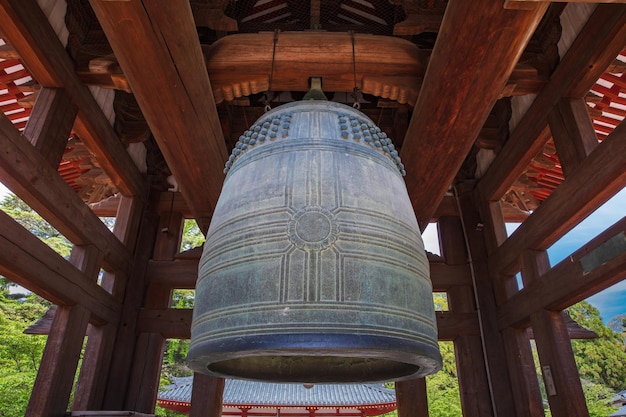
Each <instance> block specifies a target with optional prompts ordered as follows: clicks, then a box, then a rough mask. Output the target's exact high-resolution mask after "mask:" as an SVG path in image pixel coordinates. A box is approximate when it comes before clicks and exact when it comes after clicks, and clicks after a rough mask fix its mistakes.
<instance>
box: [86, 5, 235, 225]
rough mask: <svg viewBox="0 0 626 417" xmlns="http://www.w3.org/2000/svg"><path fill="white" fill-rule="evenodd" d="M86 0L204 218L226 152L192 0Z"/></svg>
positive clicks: (172, 166)
mask: <svg viewBox="0 0 626 417" xmlns="http://www.w3.org/2000/svg"><path fill="white" fill-rule="evenodd" d="M90 3H91V6H92V7H93V10H94V12H95V14H96V16H97V18H98V20H99V22H100V25H101V26H102V29H103V30H104V32H105V34H106V36H107V38H108V40H109V43H110V44H111V47H112V48H113V51H114V52H115V56H116V58H117V59H118V61H119V63H120V66H121V68H122V70H123V71H124V74H125V75H126V77H127V79H128V82H129V83H130V86H131V88H132V91H133V93H134V95H135V98H136V99H137V103H138V104H139V106H140V108H141V110H142V112H143V114H144V116H145V118H146V121H147V122H148V125H149V126H150V129H151V131H152V133H153V135H154V137H155V139H156V141H157V143H158V145H159V148H160V149H161V152H162V153H163V156H164V157H165V160H166V162H167V164H168V166H169V168H170V170H171V171H172V174H173V175H174V177H175V178H176V181H177V183H178V186H179V187H180V191H181V193H182V195H183V197H184V198H185V200H186V201H187V204H188V205H189V207H190V209H191V211H192V213H193V214H194V217H196V219H197V220H198V221H199V224H200V225H201V227H202V228H204V227H206V226H208V223H209V220H210V217H211V215H212V212H213V208H214V207H215V204H216V203H217V199H218V197H219V194H220V191H221V188H222V183H223V181H224V173H223V169H224V163H225V162H226V160H227V158H228V154H227V151H226V145H225V143H224V138H223V134H222V129H221V125H220V120H219V118H218V115H217V109H216V107H215V102H214V100H213V94H212V90H211V84H210V82H209V77H208V74H207V70H206V65H205V62H204V56H203V55H202V50H201V48H200V42H199V40H198V34H197V32H196V27H195V24H194V20H193V15H192V12H191V8H190V5H189V1H188V0H172V1H167V2H154V1H139V0H136V1H103V0H90ZM138 49H140V50H141V53H137V52H138Z"/></svg>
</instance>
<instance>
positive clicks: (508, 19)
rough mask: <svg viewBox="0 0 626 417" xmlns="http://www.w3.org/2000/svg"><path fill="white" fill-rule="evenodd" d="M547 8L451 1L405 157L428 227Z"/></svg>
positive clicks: (418, 208) (421, 215) (414, 195)
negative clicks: (520, 8)
mask: <svg viewBox="0 0 626 417" xmlns="http://www.w3.org/2000/svg"><path fill="white" fill-rule="evenodd" d="M547 7H548V3H541V4H537V5H536V6H535V8H534V9H533V10H523V11H518V10H505V9H504V8H503V7H502V3H498V2H494V1H490V0H478V2H476V1H473V2H464V1H451V2H449V3H448V6H447V8H446V12H445V15H444V18H443V22H442V25H441V29H440V31H439V35H438V37H437V41H436V43H435V47H434V49H433V52H432V55H431V57H430V61H429V65H428V68H427V70H426V75H425V76H424V82H423V84H422V89H421V91H420V95H419V97H418V100H417V103H416V105H415V109H414V111H413V116H412V118H411V122H410V124H409V129H408V132H407V134H406V138H405V140H404V144H403V146H402V151H401V157H402V160H403V162H404V164H405V166H406V170H407V176H406V184H407V189H408V191H409V195H410V196H411V200H412V202H413V207H414V209H415V212H416V215H417V218H418V221H419V222H420V226H421V227H422V228H423V227H425V225H426V223H427V222H428V221H429V220H430V218H431V217H432V215H433V213H434V212H435V210H436V208H437V206H438V205H439V203H440V202H441V200H442V198H443V196H444V194H445V193H446V191H447V190H448V188H449V187H450V185H451V183H452V181H453V179H454V176H455V175H456V174H457V172H458V170H459V168H460V167H461V165H462V164H463V161H464V160H465V157H466V156H467V153H468V152H469V150H470V149H471V147H472V145H473V144H474V142H475V140H476V137H477V136H478V134H479V132H480V130H481V128H482V127H483V125H484V123H485V120H487V117H488V116H489V113H490V111H491V108H492V107H493V105H494V104H495V102H496V100H497V99H498V97H499V96H500V93H501V92H502V91H503V89H504V87H505V85H506V83H507V80H508V79H509V76H510V75H511V73H512V71H513V69H514V68H515V65H516V63H517V61H518V59H519V57H520V56H521V54H522V52H523V50H524V48H525V46H526V44H527V43H528V41H529V39H530V37H531V36H532V34H533V32H534V30H535V28H536V27H537V24H538V23H539V21H540V20H541V18H542V16H543V14H544V12H545V11H546V9H547ZM476 10H480V13H476ZM459 33H462V34H463V36H459Z"/></svg>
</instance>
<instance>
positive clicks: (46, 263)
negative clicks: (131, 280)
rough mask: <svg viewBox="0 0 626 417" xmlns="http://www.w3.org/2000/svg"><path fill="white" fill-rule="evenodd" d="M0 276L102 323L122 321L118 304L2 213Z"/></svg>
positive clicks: (0, 220) (0, 214) (0, 215)
mask: <svg viewBox="0 0 626 417" xmlns="http://www.w3.org/2000/svg"><path fill="white" fill-rule="evenodd" d="M0 274H2V275H4V276H6V277H7V278H9V279H10V280H11V281H13V282H15V283H17V284H19V285H21V286H23V287H24V288H27V289H28V290H30V291H32V292H34V293H36V294H38V295H40V296H42V297H44V298H46V299H47V300H49V301H52V302H53V303H55V304H59V305H75V304H78V305H81V306H83V307H84V308H85V309H87V311H90V312H91V314H92V315H93V319H94V320H95V321H98V322H100V323H104V322H110V323H112V322H116V321H117V320H118V318H119V314H120V310H121V308H120V304H119V302H117V301H116V300H114V299H113V297H111V295H110V294H108V293H107V292H106V291H104V290H103V289H102V288H101V287H99V286H98V285H97V284H96V283H95V282H94V281H93V280H92V279H90V278H88V277H86V276H85V274H84V273H83V272H81V271H79V270H78V269H76V268H75V267H74V266H73V265H71V264H70V263H69V262H68V261H66V260H65V259H63V258H62V257H61V256H59V255H58V254H57V253H56V252H54V251H53V250H52V249H50V248H49V247H48V246H47V245H46V244H45V243H43V242H42V241H41V240H39V239H38V238H37V237H35V236H34V235H32V234H31V233H30V232H29V231H28V230H26V229H24V228H23V227H22V226H20V225H19V224H18V223H16V222H15V221H14V220H13V219H11V218H10V217H9V216H8V215H6V214H5V213H4V212H2V211H0Z"/></svg>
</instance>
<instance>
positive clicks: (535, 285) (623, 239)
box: [497, 217, 626, 329]
mask: <svg viewBox="0 0 626 417" xmlns="http://www.w3.org/2000/svg"><path fill="white" fill-rule="evenodd" d="M593 256H597V258H595V259H597V260H598V261H595V262H594V261H593V259H594V258H592V257H593ZM583 265H585V266H583ZM624 275H626V217H624V218H622V220H620V221H618V222H617V223H615V224H614V225H613V226H611V227H610V228H608V229H607V230H605V231H604V232H602V233H600V234H599V235H598V236H596V237H595V238H594V239H592V240H591V241H590V242H588V243H587V244H586V245H585V246H583V247H582V248H581V249H579V250H577V251H576V252H574V253H573V254H571V255H570V256H568V257H567V258H565V260H563V261H562V262H560V263H559V264H557V265H555V266H554V267H552V268H551V269H550V270H549V271H547V272H546V273H545V274H543V275H542V276H541V277H540V278H539V279H537V280H535V281H533V282H531V283H529V284H528V285H526V286H525V287H524V288H523V289H522V290H521V291H520V292H518V293H517V294H515V295H514V296H512V297H511V298H510V299H509V300H508V301H507V302H506V303H504V304H503V305H501V306H500V307H499V308H498V311H497V317H498V327H499V328H500V329H504V328H506V327H509V326H516V327H522V326H526V325H528V323H529V322H530V315H531V314H532V313H534V312H536V311H540V310H543V309H547V310H553V311H560V310H563V309H565V308H567V307H569V306H571V305H573V304H575V303H577V302H579V301H581V300H584V299H585V298H587V297H589V296H591V295H593V294H596V293H598V292H599V291H602V290H603V289H605V288H608V287H610V286H611V285H613V284H615V283H617V282H619V281H622V280H623V279H624Z"/></svg>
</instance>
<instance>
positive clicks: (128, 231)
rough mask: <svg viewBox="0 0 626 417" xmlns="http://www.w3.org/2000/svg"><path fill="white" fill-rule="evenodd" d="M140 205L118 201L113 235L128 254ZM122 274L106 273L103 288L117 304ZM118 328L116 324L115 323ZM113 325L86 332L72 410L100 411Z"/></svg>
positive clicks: (123, 284)
mask: <svg viewBox="0 0 626 417" xmlns="http://www.w3.org/2000/svg"><path fill="white" fill-rule="evenodd" d="M142 210H143V204H142V203H141V202H140V200H139V199H137V198H131V197H121V199H120V203H119V206H118V210H117V215H116V220H115V227H114V229H113V233H114V234H115V235H116V236H117V237H118V239H120V241H121V242H122V243H123V244H124V245H125V246H126V247H127V248H128V249H129V250H130V251H131V252H133V251H134V247H135V243H136V240H137V235H138V230H139V223H140V220H141V217H142V216H141V215H142ZM127 275H128V274H127V273H126V272H125V271H116V272H105V273H104V276H103V279H102V287H103V288H104V289H106V290H107V291H109V292H111V293H112V294H113V296H114V297H116V298H117V299H119V300H120V301H121V300H122V298H123V294H124V289H125V288H126V279H127ZM116 324H117V323H116ZM116 324H107V325H105V326H90V327H89V328H88V330H87V346H86V347H85V354H84V357H83V362H82V366H81V370H80V375H79V378H78V382H77V384H76V393H75V395H74V402H73V404H72V410H77V411H83V410H99V409H102V408H103V400H104V395H105V390H106V386H107V378H108V376H109V372H108V371H109V368H110V365H111V360H112V357H113V348H114V346H115V335H116V330H117V329H116Z"/></svg>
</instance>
